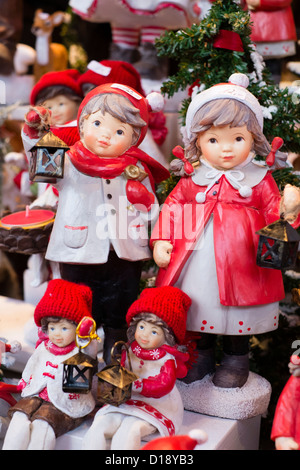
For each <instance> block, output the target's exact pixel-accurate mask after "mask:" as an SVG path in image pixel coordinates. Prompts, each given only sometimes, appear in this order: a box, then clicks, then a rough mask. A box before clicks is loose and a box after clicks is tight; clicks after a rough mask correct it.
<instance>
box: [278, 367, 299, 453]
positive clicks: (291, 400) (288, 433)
mask: <svg viewBox="0 0 300 470" xmlns="http://www.w3.org/2000/svg"><path fill="white" fill-rule="evenodd" d="M277 437H292V438H293V439H294V440H295V441H296V442H297V444H299V448H300V377H295V376H293V375H292V376H291V377H290V378H289V380H288V381H287V383H286V385H285V387H284V389H283V390H282V392H281V395H280V397H279V400H278V403H277V406H276V411H275V415H274V420H273V426H272V431H271V439H272V440H275V439H276V438H277Z"/></svg>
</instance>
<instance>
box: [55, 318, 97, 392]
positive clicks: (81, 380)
mask: <svg viewBox="0 0 300 470" xmlns="http://www.w3.org/2000/svg"><path fill="white" fill-rule="evenodd" d="M82 331H83V332H84V335H82V334H81V332H82ZM95 331H96V323H95V321H94V320H93V319H92V318H90V317H84V318H83V319H82V320H81V322H80V323H79V324H78V326H77V329H76V344H77V346H78V347H79V352H78V353H77V354H75V355H74V356H72V357H69V359H67V360H66V361H64V362H63V366H64V368H63V383H62V390H63V392H65V393H89V391H90V390H91V388H92V381H93V376H94V374H95V373H96V371H97V365H98V362H97V359H93V358H92V357H91V356H89V355H88V354H85V353H83V352H82V351H81V350H82V349H83V348H86V347H87V346H88V345H89V344H90V342H91V341H92V339H98V340H100V338H99V337H98V336H97V334H96V333H95Z"/></svg>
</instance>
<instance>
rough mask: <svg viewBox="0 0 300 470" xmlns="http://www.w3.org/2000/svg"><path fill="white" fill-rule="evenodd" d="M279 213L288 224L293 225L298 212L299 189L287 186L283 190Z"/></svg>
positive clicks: (299, 202) (299, 201) (299, 209)
mask: <svg viewBox="0 0 300 470" xmlns="http://www.w3.org/2000/svg"><path fill="white" fill-rule="evenodd" d="M280 212H281V214H282V215H283V217H284V218H285V220H287V221H288V222H289V223H293V222H294V221H295V220H296V218H297V216H298V214H299V212H300V188H297V187H296V186H292V185H291V184H287V185H286V186H285V188H284V190H283V198H282V200H281V207H280Z"/></svg>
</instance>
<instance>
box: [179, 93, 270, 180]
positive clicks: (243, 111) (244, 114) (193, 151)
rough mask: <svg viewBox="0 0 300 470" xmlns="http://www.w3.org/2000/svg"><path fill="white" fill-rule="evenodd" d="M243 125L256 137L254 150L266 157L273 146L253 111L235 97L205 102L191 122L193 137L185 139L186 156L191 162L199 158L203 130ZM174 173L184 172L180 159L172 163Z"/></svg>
mask: <svg viewBox="0 0 300 470" xmlns="http://www.w3.org/2000/svg"><path fill="white" fill-rule="evenodd" d="M227 125H229V126H230V127H242V126H247V130H248V131H249V132H251V134H252V137H253V139H254V142H253V151H254V152H255V153H257V154H258V155H260V156H262V157H264V156H267V155H268V154H269V153H270V150H271V146H270V144H269V142H268V141H267V139H266V137H265V136H264V134H263V131H262V129H261V127H260V125H259V124H258V121H257V119H256V116H255V114H254V113H253V111H252V110H251V109H250V108H249V107H248V106H246V105H245V104H244V103H241V102H240V101H237V100H234V99H227V98H226V99H225V98H223V99H217V100H211V101H209V102H208V103H206V104H204V105H203V106H202V107H201V108H200V109H198V111H197V112H196V113H195V115H194V118H193V121H192V124H191V138H190V139H189V140H187V139H184V140H185V142H184V143H185V156H186V158H187V160H189V161H190V162H194V161H197V160H199V158H200V156H201V149H200V148H199V147H198V146H197V139H198V137H199V134H200V133H201V132H205V131H207V130H208V129H210V128H211V127H212V126H216V127H218V126H227ZM170 169H171V170H173V173H175V174H176V173H177V174H182V165H180V163H179V162H178V160H173V161H172V162H171V164H170Z"/></svg>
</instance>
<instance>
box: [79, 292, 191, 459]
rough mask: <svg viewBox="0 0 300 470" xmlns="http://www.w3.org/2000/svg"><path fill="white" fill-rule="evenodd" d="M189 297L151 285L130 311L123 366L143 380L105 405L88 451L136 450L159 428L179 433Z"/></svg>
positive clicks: (165, 433) (86, 439)
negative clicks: (115, 402)
mask: <svg viewBox="0 0 300 470" xmlns="http://www.w3.org/2000/svg"><path fill="white" fill-rule="evenodd" d="M190 305H191V299H190V298H189V297H188V296H187V295H186V294H185V293H184V292H183V291H181V290H180V289H178V288H177V287H172V286H164V287H157V288H147V289H144V290H143V291H142V293H141V296H140V298H139V299H138V300H136V301H135V302H134V303H133V304H132V305H131V307H130V308H129V310H128V313H127V316H126V321H127V324H128V326H129V328H128V330H127V336H128V340H129V349H128V351H123V355H122V358H121V365H124V366H125V367H126V368H127V369H129V364H131V368H132V372H133V373H134V374H135V375H137V376H138V377H139V378H138V379H137V380H135V381H134V382H133V386H132V395H131V398H130V399H129V400H127V401H125V402H123V403H121V404H120V405H119V406H114V405H110V404H109V405H104V406H103V407H102V408H100V409H99V411H98V412H97V414H96V415H95V418H94V421H93V424H92V426H91V427H90V429H89V430H88V432H87V434H86V435H85V436H84V438H83V449H84V450H92V449H94V450H101V449H106V439H107V438H109V437H111V438H112V441H111V449H114V450H137V449H139V448H140V446H141V439H142V438H143V437H145V436H148V435H150V434H153V433H155V432H157V431H158V432H159V433H160V435H161V436H173V435H175V434H177V433H178V431H179V430H180V427H181V425H182V420H183V404H182V399H181V396H180V393H179V391H178V389H177V387H176V380H177V378H183V377H184V376H185V375H186V373H187V362H188V361H189V359H190V357H189V354H188V353H187V352H183V351H180V350H179V348H177V347H176V344H178V345H179V344H182V343H184V341H185V336H186V327H185V324H186V316H187V311H188V309H189V308H190Z"/></svg>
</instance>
